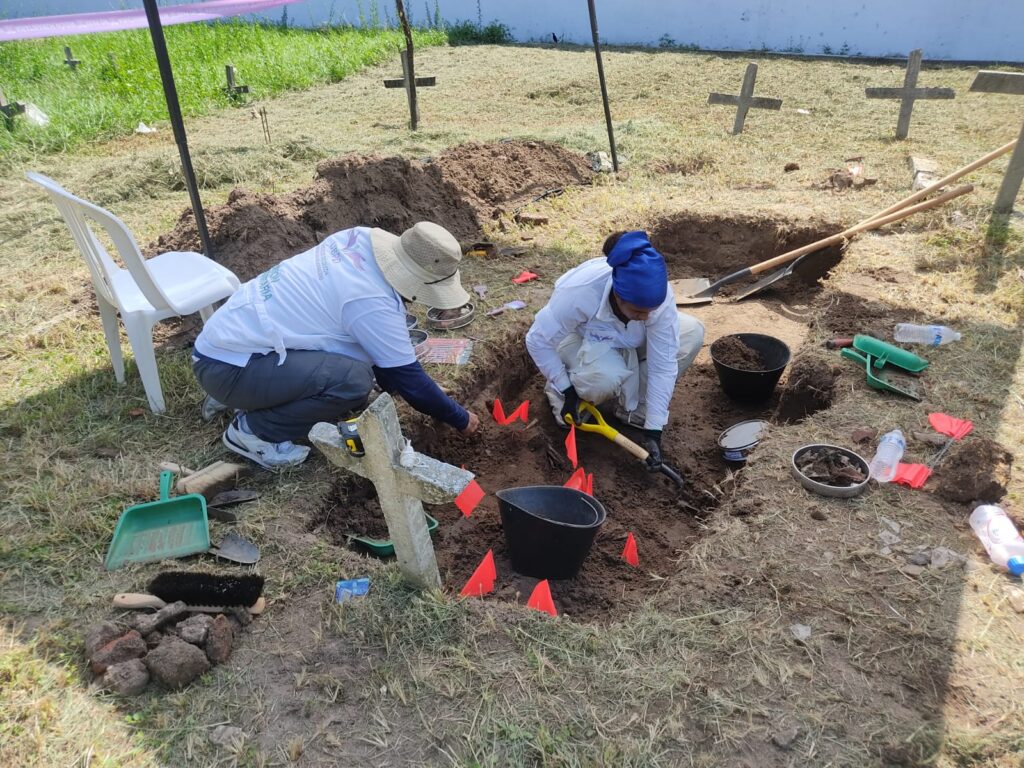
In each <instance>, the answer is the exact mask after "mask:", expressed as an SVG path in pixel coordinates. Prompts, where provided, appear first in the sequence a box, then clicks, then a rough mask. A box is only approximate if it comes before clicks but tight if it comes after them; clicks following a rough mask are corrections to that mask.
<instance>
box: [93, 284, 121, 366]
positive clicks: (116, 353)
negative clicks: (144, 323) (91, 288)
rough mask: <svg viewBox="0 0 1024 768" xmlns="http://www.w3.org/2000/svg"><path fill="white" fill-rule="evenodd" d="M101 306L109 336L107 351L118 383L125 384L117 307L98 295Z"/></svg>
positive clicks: (104, 330)
mask: <svg viewBox="0 0 1024 768" xmlns="http://www.w3.org/2000/svg"><path fill="white" fill-rule="evenodd" d="M96 303H97V304H99V307H100V319H101V320H102V321H103V335H104V336H106V338H107V351H109V352H110V362H111V364H112V365H113V366H114V378H115V379H117V383H118V384H124V355H123V354H122V353H121V332H120V329H119V328H118V326H117V309H115V308H114V307H112V306H111V305H110V304H108V303H107V302H106V301H104V300H103V299H102V298H101V297H99V296H97V297H96Z"/></svg>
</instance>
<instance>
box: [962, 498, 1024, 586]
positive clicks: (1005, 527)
mask: <svg viewBox="0 0 1024 768" xmlns="http://www.w3.org/2000/svg"><path fill="white" fill-rule="evenodd" d="M971 528H973V529H974V532H975V533H976V534H977V536H978V538H979V539H981V543H982V544H984V545H985V550H986V551H987V552H988V556H989V557H991V558H992V562H993V563H995V564H996V565H999V566H1002V567H1003V568H1006V569H1007V570H1008V571H1009V572H1010V573H1012V574H1013V575H1014V576H1020V575H1021V574H1024V539H1022V538H1021V537H1020V533H1018V532H1017V528H1016V526H1014V524H1013V521H1012V520H1011V519H1010V518H1009V517H1007V516H1006V513H1005V512H1004V511H1003V510H1002V509H1001V508H1000V507H997V506H995V505H994V504H982V505H981V506H980V507H978V508H977V509H976V510H974V511H973V512H972V513H971Z"/></svg>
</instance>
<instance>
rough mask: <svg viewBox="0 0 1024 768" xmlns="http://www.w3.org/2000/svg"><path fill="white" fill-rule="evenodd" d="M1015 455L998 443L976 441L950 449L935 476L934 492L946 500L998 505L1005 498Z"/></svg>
mask: <svg viewBox="0 0 1024 768" xmlns="http://www.w3.org/2000/svg"><path fill="white" fill-rule="evenodd" d="M1012 464H1013V455H1012V454H1011V453H1010V452H1009V451H1008V450H1006V449H1005V448H1004V447H1003V446H1001V445H1000V444H999V443H997V442H994V441H992V440H989V439H988V438H984V437H975V438H971V439H968V440H965V441H964V442H962V443H960V444H959V445H956V446H954V447H953V448H951V449H950V451H949V454H948V455H947V456H946V459H945V461H943V462H942V464H941V465H940V468H939V470H938V471H937V472H936V473H935V474H936V477H937V479H938V483H937V485H936V487H935V492H936V493H937V494H938V495H939V496H942V497H943V498H944V499H949V500H950V501H959V502H961V503H963V504H970V503H972V502H975V501H983V502H987V503H990V504H991V503H995V502H997V501H999V500H1000V499H1002V498H1003V496H1005V495H1006V486H1007V484H1008V483H1009V482H1010V466H1011V465H1012Z"/></svg>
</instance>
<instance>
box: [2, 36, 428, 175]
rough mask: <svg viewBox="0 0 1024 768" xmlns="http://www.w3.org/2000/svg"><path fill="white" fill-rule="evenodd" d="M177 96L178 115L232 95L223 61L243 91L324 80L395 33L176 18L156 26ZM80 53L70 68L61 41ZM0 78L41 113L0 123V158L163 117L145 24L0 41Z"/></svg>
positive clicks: (382, 51)
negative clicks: (37, 118)
mask: <svg viewBox="0 0 1024 768" xmlns="http://www.w3.org/2000/svg"><path fill="white" fill-rule="evenodd" d="M166 36H167V47H168V49H169V51H170V55H171V64H172V66H173V68H174V75H175V82H176V84H177V89H178V97H179V100H180V101H181V107H182V112H183V113H184V114H185V116H186V117H187V116H194V115H201V114H205V113H207V112H209V111H211V110H213V109H216V108H218V107H224V106H227V105H229V104H231V103H233V102H232V100H231V99H230V98H229V97H228V96H227V94H226V93H225V91H224V86H225V77H224V66H225V65H226V64H232V65H234V66H235V69H236V73H237V82H239V83H240V84H245V85H248V86H249V87H250V89H251V97H255V98H266V97H267V96H271V95H273V94H275V93H278V92H280V91H287V90H299V89H304V88H309V87H311V86H314V85H317V84H320V83H329V82H335V81H338V80H341V79H342V78H344V77H346V76H348V75H350V74H352V73H353V72H356V71H358V70H359V69H361V68H363V67H365V66H368V65H372V64H376V63H378V62H380V61H383V60H384V59H386V58H388V57H394V56H395V53H396V51H397V50H398V48H399V47H401V45H402V40H403V38H402V33H401V31H398V30H392V29H353V28H327V29H317V30H308V29H295V28H287V27H286V26H284V25H281V26H277V25H255V24H248V23H242V22H239V21H229V22H223V23H217V24H183V25H180V26H173V27H168V28H167V29H166ZM444 41H445V34H444V32H443V31H440V30H417V31H416V33H415V42H416V44H417V45H419V46H428V45H441V44H443V43H444ZM65 45H69V46H71V50H72V52H73V54H74V56H75V58H77V59H79V60H81V64H80V65H79V66H78V67H77V69H75V70H72V69H71V68H70V67H68V66H67V65H66V64H64V63H62V62H63V61H64V46H65ZM0 83H2V84H3V88H4V92H5V94H6V95H7V97H8V99H10V100H11V101H15V100H17V101H21V102H26V103H32V104H35V105H36V106H38V107H39V108H40V109H41V110H42V111H43V112H45V113H46V114H47V115H48V116H49V118H50V123H49V124H48V125H46V126H44V127H41V126H35V125H32V124H30V123H29V122H28V121H26V120H25V119H24V118H18V119H17V120H16V121H14V124H13V126H12V127H11V129H9V130H8V129H5V128H4V126H3V124H2V123H0V156H6V158H7V159H8V160H10V159H11V158H12V156H14V155H21V156H25V155H26V154H27V153H30V152H31V153H39V152H55V151H63V150H67V149H69V148H71V147H74V146H75V145H77V144H80V143H81V142H83V141H89V140H94V139H109V138H113V137H115V136H120V135H124V134H127V133H130V132H131V131H132V130H134V128H135V127H136V126H137V125H138V123H139V121H143V122H145V123H147V124H152V123H153V122H155V121H160V120H166V119H167V108H166V106H165V103H164V95H163V90H162V88H161V86H160V75H159V73H158V71H157V66H156V60H155V58H154V56H153V46H152V44H151V42H150V38H149V32H148V30H133V31H129V32H115V33H111V34H101V35H84V36H79V37H70V38H48V39H44V40H29V41H20V42H13V43H0Z"/></svg>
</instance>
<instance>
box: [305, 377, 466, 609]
mask: <svg viewBox="0 0 1024 768" xmlns="http://www.w3.org/2000/svg"><path fill="white" fill-rule="evenodd" d="M356 427H357V429H358V430H359V437H360V438H361V439H362V442H363V450H364V451H365V455H363V456H353V455H352V454H351V453H349V449H348V446H347V445H345V440H344V438H343V437H342V436H341V433H340V432H339V431H338V427H337V425H336V424H326V423H321V424H317V425H315V426H314V427H313V429H312V430H310V433H309V439H310V441H311V442H312V443H313V445H315V446H316V447H317V448H319V449H320V451H321V452H322V453H323V454H324V456H326V457H327V460H328V461H330V462H331V463H332V464H336V465H337V466H339V467H341V468H342V469H347V470H348V471H349V472H354V473H355V474H357V475H359V476H360V477H365V478H366V479H368V480H369V481H370V482H372V483H373V485H374V487H375V488H376V489H377V497H378V498H379V499H380V506H381V509H382V510H383V511H384V520H385V522H386V523H387V526H388V533H389V535H390V537H391V542H392V544H394V546H395V556H396V557H397V558H398V567H399V568H400V569H401V570H402V574H403V575H404V576H405V578H406V579H407V580H408V581H409V582H411V583H412V584H413V585H415V586H417V587H419V588H420V589H438V588H440V586H441V576H440V574H439V573H438V570H437V559H436V558H435V557H434V545H433V542H431V540H430V533H429V532H428V531H427V518H426V513H425V512H424V510H423V503H422V502H424V501H425V502H427V503H428V504H445V503H447V502H451V501H454V500H455V498H456V497H457V496H458V495H459V494H460V493H462V491H463V489H465V487H466V486H467V485H469V482H470V481H471V480H472V479H473V473H472V472H467V471H466V470H464V469H459V468H458V467H453V466H452V465H451V464H445V463H444V462H442V461H438V460H437V459H433V458H431V457H429V456H424V455H423V454H422V453H414V454H413V458H412V461H411V462H408V461H407V462H406V465H405V466H403V465H402V463H400V457H401V453H402V448H403V447H404V445H405V439H404V438H403V437H402V427H401V425H399V423H398V411H397V410H395V401H394V400H393V399H392V398H391V395H389V394H387V393H384V394H382V395H380V396H378V397H377V399H376V400H374V401H373V402H372V403H371V404H370V406H369V407H368V408H367V409H366V410H365V411H363V415H362V416H360V417H359V420H358V421H357V422H356Z"/></svg>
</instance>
